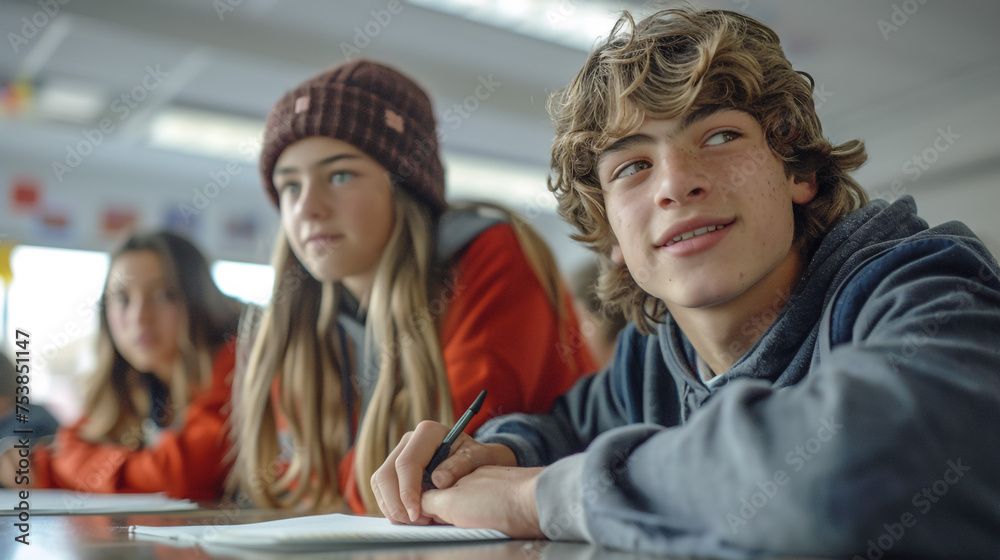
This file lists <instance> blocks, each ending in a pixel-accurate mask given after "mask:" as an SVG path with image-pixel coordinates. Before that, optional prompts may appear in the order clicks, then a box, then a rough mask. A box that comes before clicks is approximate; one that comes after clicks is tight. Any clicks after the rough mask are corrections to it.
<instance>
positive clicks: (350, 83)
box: [233, 60, 595, 513]
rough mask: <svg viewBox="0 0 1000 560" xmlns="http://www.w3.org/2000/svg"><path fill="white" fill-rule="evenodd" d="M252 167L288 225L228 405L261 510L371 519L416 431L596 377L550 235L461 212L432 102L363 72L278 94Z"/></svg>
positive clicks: (247, 482)
mask: <svg viewBox="0 0 1000 560" xmlns="http://www.w3.org/2000/svg"><path fill="white" fill-rule="evenodd" d="M260 169H261V174H262V178H263V181H264V185H265V189H266V191H267V194H268V195H269V196H270V197H271V201H272V202H273V203H274V204H275V205H276V206H277V207H278V210H279V212H280V214H281V228H280V229H279V231H278V235H277V240H276V242H275V249H274V254H273V257H272V265H273V267H274V269H275V281H274V287H273V292H272V299H271V303H270V306H269V307H268V308H267V309H266V310H265V311H264V313H263V315H262V317H261V318H260V320H259V325H257V327H256V330H257V334H256V336H255V339H254V342H253V345H252V350H251V351H250V354H249V359H248V362H247V364H246V369H245V372H244V374H243V375H242V377H241V379H239V380H238V384H237V387H236V389H235V393H234V397H235V399H236V400H237V406H236V407H235V413H234V415H235V418H236V426H235V431H234V435H235V439H236V442H235V443H236V465H235V468H234V473H233V476H234V478H233V482H234V483H235V484H236V485H238V487H239V488H240V489H241V491H242V492H244V493H246V494H247V495H249V497H250V498H252V499H253V501H254V502H255V503H256V504H257V505H259V506H262V507H272V508H273V507H280V508H300V509H307V510H311V511H333V510H341V509H344V508H345V506H349V507H350V508H351V509H353V510H354V511H355V512H365V511H368V512H372V513H377V512H378V511H379V508H378V506H377V503H376V499H375V496H374V495H373V494H372V489H371V485H370V484H369V479H370V478H371V476H372V474H373V473H374V472H375V470H376V469H377V468H378V467H379V466H381V464H382V462H383V461H384V460H385V459H386V457H387V456H388V454H389V452H390V451H391V450H392V449H393V448H394V447H395V446H396V444H397V443H399V441H400V440H401V439H402V438H403V437H404V434H405V433H406V432H407V431H410V430H413V429H414V428H415V427H416V425H417V424H418V423H419V422H421V421H423V420H435V421H438V422H442V423H445V424H449V425H450V424H452V423H453V422H454V420H455V419H456V418H457V417H458V416H460V415H461V414H462V412H464V411H465V409H466V408H467V407H468V406H469V405H470V404H471V403H472V401H473V400H474V399H475V397H476V396H477V395H478V394H479V392H480V391H481V390H483V389H486V390H487V391H488V396H487V398H486V401H485V403H484V405H483V410H482V411H481V412H480V414H478V415H477V416H476V417H475V419H474V420H473V421H472V423H471V424H470V425H469V426H468V428H467V431H469V432H470V433H471V432H474V431H475V429H476V428H477V427H478V426H479V425H481V424H482V423H483V422H485V421H486V420H487V419H489V418H491V417H494V416H497V415H499V414H507V413H511V412H519V411H523V412H544V411H546V410H548V408H549V406H550V404H551V403H552V401H553V399H554V398H555V397H557V396H558V395H560V394H562V393H563V392H564V391H565V390H566V389H568V388H569V387H570V386H571V385H572V384H573V382H574V381H575V380H576V379H577V378H579V377H580V376H581V375H582V374H586V373H589V372H591V371H593V370H594V369H595V365H594V362H593V360H592V359H591V357H590V354H589V353H588V351H587V349H586V346H585V344H584V343H583V340H582V338H581V336H580V334H579V329H578V325H577V320H576V317H575V315H574V313H573V310H572V305H571V303H570V299H569V295H568V294H567V292H566V291H565V290H564V289H563V287H562V286H561V284H560V280H559V276H558V272H557V270H556V267H555V262H554V259H553V258H552V255H551V253H550V252H549V250H548V248H547V247H546V246H545V244H544V242H543V241H542V240H541V238H540V237H539V236H538V235H537V234H536V233H535V232H533V231H532V230H531V228H530V227H528V226H527V224H525V223H523V222H522V221H520V220H518V219H517V218H516V217H515V216H513V215H511V214H509V213H507V212H503V211H498V210H497V209H496V208H493V207H488V206H485V205H471V206H467V207H463V208H451V207H449V205H448V204H447V203H446V202H445V198H444V171H443V169H442V166H441V161H440V158H439V155H438V141H437V134H436V130H435V124H434V116H433V111H432V108H431V103H430V100H429V99H428V97H427V95H426V94H425V93H424V91H423V90H422V89H421V88H420V87H419V86H418V85H416V84H415V83H414V82H413V81H411V80H410V79H409V78H407V77H406V76H403V75H402V74H400V73H399V72H397V71H395V70H393V69H391V68H388V67H386V66H383V65H381V64H377V63H374V62H370V61H366V60H357V61H353V62H349V63H346V64H343V65H341V66H338V67H335V68H333V69H331V70H328V71H326V72H323V73H321V74H319V75H317V76H316V77H314V78H312V79H310V80H307V81H306V82H304V83H302V84H301V85H299V86H298V87H297V88H295V89H294V90H292V91H290V92H289V93H287V94H286V95H285V96H284V97H282V98H281V99H280V100H279V101H278V103H277V104H276V105H275V107H274V108H273V109H272V111H271V113H270V115H269V116H268V119H267V126H266V129H265V135H264V146H263V151H262V154H261V159H260Z"/></svg>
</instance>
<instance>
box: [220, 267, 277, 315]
mask: <svg viewBox="0 0 1000 560" xmlns="http://www.w3.org/2000/svg"><path fill="white" fill-rule="evenodd" d="M212 278H214V279H215V283H216V284H217V285H218V286H219V289H220V290H222V292H223V293H225V294H228V295H230V296H233V297H234V298H237V299H239V300H242V301H243V302H245V303H256V304H258V305H262V306H266V305H267V304H268V302H269V301H271V287H272V285H273V284H274V269H272V268H271V267H270V266H268V265H263V264H251V263H241V262H233V261H215V264H213V265H212Z"/></svg>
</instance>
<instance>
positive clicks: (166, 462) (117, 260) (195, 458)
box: [0, 232, 241, 500]
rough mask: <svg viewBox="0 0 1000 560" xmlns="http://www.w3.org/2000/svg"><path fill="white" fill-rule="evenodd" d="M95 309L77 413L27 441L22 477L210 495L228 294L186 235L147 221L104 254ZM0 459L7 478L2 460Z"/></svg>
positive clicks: (229, 322) (219, 468) (223, 398)
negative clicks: (44, 439)
mask: <svg viewBox="0 0 1000 560" xmlns="http://www.w3.org/2000/svg"><path fill="white" fill-rule="evenodd" d="M100 308H101V311H100V331H99V335H98V345H97V355H98V361H97V363H98V366H97V369H96V371H95V372H94V374H93V375H92V376H91V378H90V379H89V385H88V387H87V390H86V392H85V397H84V398H85V400H84V416H83V418H82V419H81V420H80V421H79V422H78V423H77V424H76V425H74V426H73V427H71V428H65V429H61V430H60V431H59V432H58V433H57V435H56V438H55V441H54V442H53V443H52V444H51V445H46V446H41V445H40V446H36V447H35V448H34V449H33V450H32V452H31V457H30V461H31V473H30V486H33V487H39V488H64V489H70V490H79V491H86V492H108V493H110V492H166V493H167V494H168V495H169V496H170V497H174V498H189V499H194V500H211V499H216V498H218V497H220V496H221V495H222V491H223V488H224V480H225V477H226V474H227V472H228V469H227V467H226V462H225V456H226V453H227V448H228V439H227V438H226V436H225V434H224V426H225V422H226V413H227V409H228V403H229V398H230V395H231V383H232V379H231V373H232V370H233V363H234V358H233V356H234V351H233V348H234V347H235V344H233V343H231V342H232V341H233V340H234V339H235V334H236V326H237V324H238V322H239V315H240V310H241V306H240V304H239V303H238V302H237V301H236V300H234V299H232V298H229V297H228V296H226V295H224V294H223V293H222V292H220V291H219V289H218V287H217V286H216V285H215V283H214V282H213V280H212V276H211V273H210V271H209V266H208V263H207V262H206V260H205V258H204V256H202V254H201V253H200V252H199V251H198V249H197V248H196V247H195V246H194V245H192V244H191V243H190V242H189V241H187V240H186V239H184V238H182V237H180V236H177V235H175V234H172V233H168V232H158V233H146V234H135V235H133V236H131V237H130V238H129V239H128V240H127V241H126V242H125V244H124V245H123V246H122V247H121V248H120V249H118V250H117V251H116V252H115V253H114V255H112V258H111V267H110V269H109V271H108V277H107V280H106V282H105V289H104V295H103V297H102V299H101V303H100ZM3 459H5V460H4V461H0V480H2V482H3V484H4V485H5V486H9V485H11V478H12V474H13V473H12V472H11V470H10V469H11V465H12V464H13V463H10V462H9V459H10V457H9V456H7V455H5V456H4V458H3Z"/></svg>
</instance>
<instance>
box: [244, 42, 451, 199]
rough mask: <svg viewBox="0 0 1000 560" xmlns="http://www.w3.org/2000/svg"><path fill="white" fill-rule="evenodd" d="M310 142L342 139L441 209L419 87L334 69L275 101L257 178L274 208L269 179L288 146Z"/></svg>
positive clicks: (430, 127)
mask: <svg viewBox="0 0 1000 560" xmlns="http://www.w3.org/2000/svg"><path fill="white" fill-rule="evenodd" d="M310 136H326V137H328V138H335V139H337V140H343V141H344V142H347V143H348V144H351V145H352V146H354V147H355V148H358V149H359V150H361V151H362V152H364V153H365V154H367V155H368V156H369V157H371V158H372V159H374V160H375V161H377V162H378V163H379V164H381V165H382V167H385V168H386V170H388V171H389V173H390V174H392V177H393V181H394V182H395V183H398V184H400V185H402V186H404V187H405V188H407V189H409V190H410V191H411V192H412V193H413V194H415V195H417V197H418V198H419V199H420V200H423V201H424V202H426V203H427V204H428V205H429V206H430V207H431V209H432V210H433V211H434V212H435V213H440V212H442V211H443V210H444V208H445V206H446V204H445V201H444V169H443V168H442V167H441V159H440V158H439V157H438V141H437V135H436V132H435V128H434V111H433V110H432V108H431V102H430V99H428V97H427V94H426V93H424V90H423V89H421V88H420V86H418V85H417V84H416V83H414V82H413V81H412V80H410V79H409V78H407V77H406V76H404V75H402V74H400V73H399V72H397V71H395V70H393V69H391V68H389V67H386V66H383V65H381V64H377V63H375V62H371V61H368V60H363V59H362V60H355V61H352V62H347V63H345V64H341V65H340V66H336V67H334V68H332V69H330V70H327V71H325V72H323V73H321V74H319V75H317V76H315V77H313V78H311V79H309V80H306V81H305V82H303V83H302V84H300V85H299V86H298V87H296V88H295V89H293V90H292V91H290V92H288V93H286V94H285V95H284V97H282V98H281V99H280V100H278V103H276V104H275V106H274V108H273V109H271V114H269V115H268V116H267V124H266V126H265V129H264V146H263V149H262V150H261V154H260V173H261V176H262V178H263V180H264V188H265V190H266V191H267V193H268V195H269V196H270V197H271V202H273V203H274V204H275V205H277V204H278V192H277V191H276V190H275V187H274V182H273V181H272V177H273V176H274V166H275V164H276V163H277V161H278V156H280V155H281V152H282V151H284V149H285V148H287V147H288V145H289V144H292V143H293V142H296V141H298V140H301V139H303V138H308V137H310Z"/></svg>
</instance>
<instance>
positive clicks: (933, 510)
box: [476, 197, 1000, 560]
mask: <svg viewBox="0 0 1000 560" xmlns="http://www.w3.org/2000/svg"><path fill="white" fill-rule="evenodd" d="M998 274H1000V272H998V267H997V263H996V261H995V260H994V258H993V257H992V256H990V254H989V252H988V251H987V250H986V249H985V247H984V246H983V245H982V243H981V242H980V241H979V240H978V239H977V238H976V237H975V236H974V235H973V234H972V232H971V231H969V229H968V228H967V227H965V226H964V225H962V224H960V223H958V222H950V223H947V224H943V225H941V226H938V227H935V228H930V229H929V228H928V227H927V224H926V223H925V222H924V221H923V220H922V219H920V218H919V217H917V215H916V207H915V204H914V203H913V200H912V198H910V197H903V198H902V199H900V200H898V201H896V202H895V203H893V204H891V205H889V204H887V203H885V202H884V201H874V202H872V203H871V204H869V205H868V206H866V207H865V208H862V209H861V210H858V211H857V212H854V213H852V214H851V215H849V216H847V217H846V218H845V219H844V220H843V221H842V222H841V223H840V224H838V225H837V226H836V227H835V228H834V229H833V230H831V231H830V232H829V233H828V234H827V235H826V237H825V238H824V240H823V242H822V243H821V245H820V246H819V247H818V249H817V250H816V252H815V253H814V255H813V257H812V259H811V260H810V261H809V263H808V264H807V266H806V267H805V272H804V273H803V276H802V279H801V280H800V282H799V283H798V285H797V287H796V289H795V290H794V292H793V293H791V294H788V297H787V303H786V304H785V305H784V308H783V309H776V315H777V317H776V319H775V320H774V321H773V323H772V324H770V326H761V327H760V328H761V329H762V330H763V331H764V332H763V335H762V336H761V338H760V340H759V341H758V342H757V343H756V344H755V345H754V346H753V347H751V348H750V349H749V350H747V351H746V352H745V353H744V354H743V355H742V357H741V358H740V359H739V360H738V361H737V362H736V363H735V364H734V365H733V367H732V368H730V369H729V370H728V371H726V372H725V373H724V374H722V375H720V376H719V377H718V378H715V379H713V380H712V382H711V383H709V384H706V383H704V382H702V381H701V378H700V377H699V375H698V374H697V370H696V368H697V363H698V361H699V359H698V357H697V355H696V354H695V351H694V349H693V348H692V346H691V344H690V343H689V342H688V341H687V339H686V338H685V336H684V333H683V332H681V330H680V329H679V328H678V327H677V324H676V323H675V322H673V321H672V320H671V319H670V318H669V317H668V319H667V321H666V323H665V324H663V325H660V327H659V329H658V332H657V333H656V334H655V335H651V336H644V335H641V334H639V333H638V332H637V331H636V329H635V328H634V327H632V326H630V327H629V328H627V329H626V330H625V331H624V332H623V333H622V334H621V336H620V337H619V339H618V347H617V351H616V355H615V357H614V359H612V360H611V362H610V363H609V364H608V365H607V366H606V368H605V369H604V370H603V371H601V372H599V373H597V374H595V375H593V376H590V377H588V378H586V379H584V380H581V381H580V382H578V383H577V384H576V385H575V386H574V387H573V388H572V389H571V390H570V391H569V392H568V393H567V394H566V395H565V396H563V397H561V398H560V399H559V400H557V401H556V403H555V404H554V405H553V408H552V409H551V411H550V412H549V414H547V415H534V416H529V415H523V414H519V415H510V416H504V417H501V418H497V419H494V420H492V421H491V422H489V423H487V424H486V425H484V426H483V427H482V428H481V429H480V431H479V432H478V433H477V436H476V437H477V439H478V440H480V441H483V442H495V443H503V444H506V445H507V446H509V447H510V448H511V449H512V450H513V451H514V453H515V455H516V456H517V458H518V462H519V465H520V466H542V465H551V466H548V467H547V468H546V469H545V470H544V471H543V472H542V475H541V477H540V478H539V481H538V488H537V491H536V498H537V504H538V513H539V517H540V520H541V523H542V529H543V531H544V532H545V534H546V535H547V536H549V537H550V538H552V539H563V540H588V541H591V542H596V543H600V544H603V545H607V546H611V547H617V548H626V549H640V550H646V551H655V552H669V553H673V554H692V555H710V556H717V557H734V558H739V557H748V556H755V555H759V554H803V555H822V556H827V557H829V556H838V557H856V558H868V559H869V560H878V559H880V558H884V557H885V558H888V557H895V556H905V557H925V556H926V557H946V556H949V557H963V558H969V557H977V558H979V557H983V558H985V557H991V558H995V557H997V555H998V554H1000V279H998ZM782 303H785V302H784V301H783V302H782ZM748 328H755V327H754V326H753V325H750V326H748Z"/></svg>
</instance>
